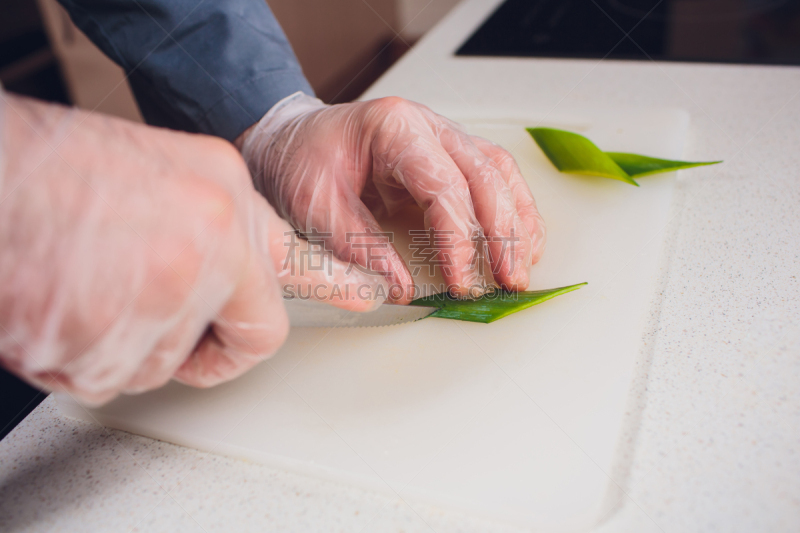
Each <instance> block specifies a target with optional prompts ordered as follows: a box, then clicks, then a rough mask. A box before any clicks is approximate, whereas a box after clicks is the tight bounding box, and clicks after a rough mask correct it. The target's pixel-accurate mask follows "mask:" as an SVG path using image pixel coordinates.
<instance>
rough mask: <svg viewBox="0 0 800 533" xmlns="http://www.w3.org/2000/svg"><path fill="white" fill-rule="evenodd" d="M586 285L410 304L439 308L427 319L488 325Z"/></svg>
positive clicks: (439, 297) (437, 296)
mask: <svg viewBox="0 0 800 533" xmlns="http://www.w3.org/2000/svg"><path fill="white" fill-rule="evenodd" d="M584 285H586V283H578V284H577V285H570V286H568V287H558V288H556V289H547V290H543V291H523V292H506V291H499V290H498V291H494V292H491V293H488V294H485V295H483V296H481V297H480V298H476V299H474V300H459V299H457V298H454V297H452V296H450V295H449V294H448V293H439V294H434V295H432V296H426V297H424V298H417V299H416V300H414V301H413V302H411V303H410V304H409V305H423V306H427V307H438V308H439V310H438V311H435V312H434V313H433V314H431V315H429V316H428V318H430V317H436V318H449V319H452V320H465V321H467V322H481V323H484V324H488V323H489V322H494V321H495V320H499V319H501V318H503V317H506V316H508V315H511V314H513V313H516V312H517V311H522V310H523V309H527V308H528V307H532V306H534V305H536V304H540V303H542V302H544V301H546V300H549V299H551V298H555V297H556V296H559V295H561V294H565V293H568V292H571V291H574V290H576V289H579V288H581V287H582V286H584Z"/></svg>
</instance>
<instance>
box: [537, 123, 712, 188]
mask: <svg viewBox="0 0 800 533" xmlns="http://www.w3.org/2000/svg"><path fill="white" fill-rule="evenodd" d="M527 130H528V133H530V134H531V137H533V140H534V141H536V144H538V145H539V148H541V149H542V151H543V152H544V154H545V155H546V156H547V158H548V159H550V162H552V163H553V165H555V167H556V168H557V169H558V170H559V171H561V172H569V173H572V174H586V175H590V176H600V177H603V178H611V179H615V180H619V181H624V182H625V183H630V184H631V185H636V186H637V187H638V186H639V184H638V183H636V181H634V179H633V178H640V177H644V176H650V175H652V174H659V173H661V172H671V171H674V170H680V169H684V168H692V167H699V166H704V165H714V164H716V163H721V162H722V161H709V162H690V161H674V160H671V159H658V158H656V157H649V156H646V155H639V154H628V153H623V152H603V151H602V150H600V149H599V148H598V147H597V146H595V144H594V143H593V142H592V141H590V140H589V139H587V138H586V137H584V136H583V135H579V134H577V133H573V132H571V131H564V130H558V129H554V128H527Z"/></svg>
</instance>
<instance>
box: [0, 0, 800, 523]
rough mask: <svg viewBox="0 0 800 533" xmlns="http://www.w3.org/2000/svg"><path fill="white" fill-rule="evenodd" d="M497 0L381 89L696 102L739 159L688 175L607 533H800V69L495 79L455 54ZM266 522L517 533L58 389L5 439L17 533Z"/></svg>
mask: <svg viewBox="0 0 800 533" xmlns="http://www.w3.org/2000/svg"><path fill="white" fill-rule="evenodd" d="M496 3H497V0H492V1H488V2H486V1H481V0H469V1H467V2H465V3H464V4H462V5H461V6H460V7H459V8H458V9H456V10H455V11H454V12H453V13H451V15H450V16H449V17H448V18H447V20H446V21H445V22H444V23H443V24H441V25H440V26H439V27H438V28H437V29H436V30H435V31H434V32H433V33H432V34H430V35H429V36H428V37H427V38H426V39H425V40H424V41H423V42H422V43H420V45H418V46H417V47H416V48H415V49H413V50H412V52H410V53H409V54H408V55H407V56H406V57H405V58H404V59H403V60H402V61H401V62H400V64H399V65H398V66H396V67H395V68H394V69H393V70H392V71H391V72H390V73H389V75H388V76H386V77H385V78H384V79H382V80H381V82H379V85H378V87H377V88H376V89H375V90H377V91H382V92H384V93H385V92H386V91H387V90H391V91H392V92H394V93H396V94H399V95H402V96H406V97H411V98H419V99H424V100H426V101H431V100H433V101H447V100H448V98H453V97H454V96H453V94H454V92H456V91H455V89H454V87H457V88H458V90H457V96H458V98H461V99H463V100H466V101H469V102H476V103H480V102H481V101H483V99H484V98H486V99H487V100H490V101H491V100H492V99H493V100H495V101H496V100H497V99H498V97H500V98H502V95H504V94H505V95H509V94H510V92H513V91H525V94H527V95H528V96H529V97H530V98H536V99H537V100H538V101H539V102H540V103H541V105H542V106H543V107H545V108H554V107H557V106H563V107H569V106H570V105H587V104H592V105H610V106H630V105H639V106H659V107H663V106H672V107H681V108H684V109H686V110H688V111H689V112H690V113H691V116H692V125H691V129H690V133H689V139H688V141H687V152H686V154H685V155H686V157H687V158H688V159H694V158H696V159H706V158H715V159H725V161H726V162H725V164H724V165H719V166H716V167H707V168H700V169H696V170H694V171H692V172H691V173H685V174H683V175H679V177H678V188H677V195H676V199H675V205H674V209H673V210H674V214H675V217H674V218H673V228H672V231H671V232H670V235H671V237H670V238H669V239H668V241H667V243H666V245H665V246H666V250H667V255H666V257H667V258H668V260H667V261H666V263H665V268H664V270H663V273H662V280H661V289H660V291H659V293H658V294H657V295H656V297H655V299H654V302H653V311H652V316H651V318H650V326H649V333H648V335H647V336H646V338H645V343H646V344H645V346H646V348H645V349H644V350H643V352H642V357H641V362H640V365H639V366H640V369H639V375H638V379H637V383H635V386H634V388H633V391H632V394H631V409H630V415H629V424H628V425H629V427H630V431H629V433H628V434H627V435H625V436H624V438H623V447H624V449H625V450H627V451H626V453H628V454H630V456H631V457H630V459H631V460H630V461H629V462H630V464H631V466H630V468H629V471H628V472H627V475H624V476H623V478H624V479H623V480H622V482H623V488H624V489H625V491H626V493H627V495H626V497H625V498H624V500H623V501H622V502H621V505H620V506H619V508H618V509H617V511H616V512H615V513H614V514H613V515H611V516H609V517H608V519H607V520H606V521H605V522H604V523H603V524H602V525H601V526H600V527H599V528H598V531H602V532H604V533H605V532H616V531H636V532H648V531H654V532H656V531H665V532H673V531H675V532H678V531H680V532H684V531H742V532H748V533H751V532H754V531H773V532H775V531H800V283H799V282H798V276H800V68H789V67H757V66H727V65H705V64H678V63H674V64H668V63H644V62H614V61H602V62H598V61H557V60H539V61H538V63H539V64H540V68H541V77H540V80H537V82H536V83H535V84H534V85H533V86H532V85H531V84H522V83H514V81H515V80H509V79H507V76H506V77H503V76H500V75H499V74H498V73H499V72H500V70H498V73H493V72H492V69H493V68H495V66H496V65H500V64H502V63H503V62H504V61H511V60H497V59H494V60H489V59H463V58H458V59H455V58H452V57H450V56H449V55H448V52H449V51H451V50H452V49H454V48H455V47H456V46H457V45H458V44H459V43H460V42H461V41H462V40H463V39H464V37H465V36H466V35H468V34H469V33H470V32H471V31H472V28H474V27H475V25H476V24H477V22H478V21H479V20H480V19H481V17H482V16H483V15H484V14H485V13H488V12H489V11H491V9H492V7H493V5H494V4H496ZM529 61H530V60H529ZM420 65H425V66H427V67H428V68H430V69H431V75H430V76H428V77H427V79H420V77H419V76H413V77H412V76H406V75H405V73H408V72H411V71H413V70H414V68H418V67H419V66H420ZM498 95H499V96H498ZM267 530H268V531H303V532H306V531H348V532H349V531H352V532H359V531H404V532H412V531H436V532H445V531H447V532H449V531H464V532H466V531H489V530H491V531H514V530H513V529H510V528H508V527H505V526H501V525H498V524H491V523H488V522H483V521H478V520H475V519H474V518H471V517H468V516H461V515H457V514H452V513H450V512H444V511H441V510H438V509H435V508H430V509H420V508H417V509H416V510H412V509H410V508H409V507H407V506H406V505H405V504H403V503H402V502H401V501H395V500H392V499H391V498H388V497H385V496H382V495H377V494H372V493H368V492H363V491H360V490H357V489H353V488H349V487H346V486H341V485H337V484H333V483H328V482H323V481H318V480H315V479H311V478H306V477H302V476H299V475H296V474H290V473H285V472H280V471H275V470H271V469H269V468H266V467H263V466H260V465H255V464H250V463H246V462H242V461H238V460H234V459H228V458H225V457H219V456H214V455H208V454H205V453H201V452H197V451H194V450H190V449H186V448H181V447H179V446H174V445H171V444H165V443H162V442H158V441H154V440H150V439H147V438H143V437H137V436H133V435H130V434H127V433H123V432H119V431H113V430H106V429H104V428H101V427H97V426H91V425H87V424H84V423H80V422H76V421H73V420H71V419H66V418H63V417H61V416H60V415H59V413H58V411H57V409H56V407H55V403H54V401H53V399H52V397H51V398H48V399H47V400H46V401H45V402H44V403H42V404H41V405H40V406H39V407H38V408H37V409H36V410H35V411H34V412H33V413H32V414H31V415H30V416H29V417H28V418H27V419H25V421H23V423H22V424H20V425H19V426H18V427H17V428H16V429H15V430H14V431H13V432H12V433H11V434H10V435H9V436H8V437H6V438H5V439H4V440H3V441H0V531H3V532H11V531H148V532H157V531H170V532H174V531H198V532H208V533H210V532H215V531H237V532H246V531H267Z"/></svg>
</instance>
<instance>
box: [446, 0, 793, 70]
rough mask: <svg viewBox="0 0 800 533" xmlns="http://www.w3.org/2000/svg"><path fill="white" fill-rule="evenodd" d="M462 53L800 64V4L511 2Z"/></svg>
mask: <svg viewBox="0 0 800 533" xmlns="http://www.w3.org/2000/svg"><path fill="white" fill-rule="evenodd" d="M456 55H461V56H518V57H519V56H521V57H565V58H604V57H607V58H610V59H655V60H670V61H711V62H732V63H772V64H783V65H800V0H661V1H659V0H506V2H504V3H503V4H501V5H500V7H498V8H497V10H496V11H495V12H494V13H493V14H492V15H491V16H490V17H489V18H488V19H487V20H486V21H485V22H484V23H483V25H482V26H481V27H480V28H478V30H477V31H476V32H475V33H474V34H473V35H471V36H470V37H469V39H468V40H467V41H466V42H465V43H464V44H463V45H462V46H461V48H459V50H458V51H457V52H456Z"/></svg>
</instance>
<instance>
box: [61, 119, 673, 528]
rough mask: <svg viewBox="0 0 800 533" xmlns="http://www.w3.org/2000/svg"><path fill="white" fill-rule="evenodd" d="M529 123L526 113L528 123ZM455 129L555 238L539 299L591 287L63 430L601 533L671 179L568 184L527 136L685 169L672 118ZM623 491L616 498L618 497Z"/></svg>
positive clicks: (539, 281) (161, 399) (397, 333)
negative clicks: (576, 138) (509, 175)
mask: <svg viewBox="0 0 800 533" xmlns="http://www.w3.org/2000/svg"><path fill="white" fill-rule="evenodd" d="M531 113H532V112H531ZM450 114H451V115H455V118H461V119H462V120H465V121H468V126H467V127H468V129H469V130H470V131H471V132H472V133H475V134H480V135H483V136H485V137H488V138H489V139H491V140H493V141H495V142H497V143H499V144H501V145H503V146H505V147H506V148H508V149H509V150H511V151H512V152H513V154H514V156H515V157H516V159H517V161H518V162H519V164H520V167H521V169H522V172H523V174H524V175H525V177H526V179H527V180H528V183H529V184H530V186H531V189H532V190H533V191H534V193H535V195H536V198H537V201H538V204H539V208H540V211H541V213H542V215H543V216H544V218H545V220H546V221H547V226H548V247H547V252H546V253H545V255H544V258H543V259H542V260H541V262H540V263H539V264H538V265H536V266H535V267H533V268H532V269H531V273H532V278H531V279H532V280H533V282H532V286H531V288H532V289H544V288H550V287H558V286H563V285H569V284H573V283H579V282H583V281H588V282H589V285H588V286H586V287H584V288H582V289H580V290H578V291H576V292H572V293H569V294H567V295H564V296H560V297H558V298H556V299H554V300H551V301H549V302H546V303H544V304H542V305H540V306H537V307H533V308H531V309H529V310H526V311H523V312H521V313H518V314H515V315H512V316H510V317H508V318H505V319H503V320H501V321H499V322H496V323H494V324H489V325H486V324H472V323H467V322H456V321H448V320H442V319H427V320H423V321H421V322H417V323H413V324H406V325H401V326H393V327H387V328H358V329H339V330H328V329H298V330H294V331H292V333H291V334H290V336H289V339H288V341H287V342H286V345H285V346H284V347H283V348H282V349H281V350H280V352H279V353H278V354H277V355H276V356H275V357H274V358H273V359H271V360H270V361H268V362H267V363H265V364H262V365H260V366H259V367H258V368H256V369H255V370H253V371H251V372H250V373H248V374H247V375H245V376H243V377H242V378H240V379H238V380H236V381H234V382H231V383H228V384H225V385H222V386H219V387H216V388H214V389H210V390H195V389H191V388H188V387H185V386H182V385H179V384H177V383H172V384H170V385H168V386H166V387H164V388H163V389H161V390H158V391H155V392H152V393H148V394H144V395H141V396H136V397H124V398H121V399H118V400H116V401H114V402H112V403H111V404H109V405H107V406H105V407H103V408H101V409H96V410H93V411H91V413H89V412H87V411H85V410H84V409H83V408H82V407H80V406H77V405H75V404H74V403H72V402H70V401H68V400H66V401H64V400H62V402H61V406H62V409H63V410H64V412H65V413H66V414H68V415H70V416H76V417H79V418H82V419H86V420H96V421H99V422H101V423H103V424H106V425H108V426H111V427H115V428H119V429H123V430H127V431H131V432H133V433H138V434H141V435H147V436H150V437H154V438H157V439H162V440H165V441H170V442H174V443H177V444H182V445H185V446H191V447H194V448H199V449H201V450H208V451H213V452H216V453H221V454H226V455H231V456H234V457H240V458H245V459H249V460H253V461H258V462H263V463H265V464H268V465H271V466H275V467H278V468H285V469H290V470H295V471H300V472H304V473H307V474H311V475H315V476H321V477H324V478H327V479H331V480H336V481H342V482H345V483H351V484H355V485H359V486H362V487H368V488H370V489H375V490H379V491H384V492H387V493H389V494H395V495H397V494H399V495H400V496H401V497H402V498H403V499H404V500H406V501H407V502H408V503H410V504H411V505H418V503H417V502H426V503H433V504H436V505H443V506H447V507H456V508H459V509H462V510H465V511H466V512H469V513H474V514H478V515H481V516H484V517H488V518H493V519H498V520H502V521H507V522H511V523H515V524H519V525H523V526H530V527H534V528H536V529H537V530H538V529H542V530H553V531H578V530H585V529H588V528H590V527H591V526H592V525H593V524H595V523H596V522H597V521H598V520H600V519H601V518H602V517H603V516H604V515H605V514H606V513H608V512H609V510H610V509H611V506H613V504H614V502H615V498H614V497H612V496H614V495H616V494H617V493H616V492H615V491H616V490H618V489H617V488H616V487H617V485H616V484H615V483H614V482H612V481H611V477H610V474H612V472H618V470H614V469H615V468H618V466H619V462H620V458H618V457H616V455H615V452H616V450H617V448H618V440H619V435H620V431H621V427H622V422H623V415H624V412H625V410H626V403H627V396H628V391H629V388H630V385H631V381H632V376H633V372H634V368H635V363H636V359H637V356H638V353H639V351H640V348H641V344H642V342H643V340H642V337H643V333H644V332H643V328H644V324H645V315H646V313H647V311H648V310H649V305H650V302H651V301H652V297H653V290H654V281H655V278H656V276H657V272H658V269H659V265H660V263H659V254H660V251H661V247H662V241H663V238H662V235H663V230H664V229H665V226H666V224H667V219H668V213H669V207H670V202H671V197H672V191H673V188H674V176H673V175H662V176H654V177H648V178H643V179H641V180H640V181H641V187H640V188H635V187H632V186H630V185H627V184H625V183H622V182H618V181H613V180H608V179H601V178H590V177H580V176H571V175H565V174H559V173H558V172H557V171H556V170H555V169H554V168H553V167H552V166H551V165H550V163H549V162H548V161H547V160H546V159H545V157H544V156H543V154H542V153H541V152H540V150H539V149H538V147H537V146H536V145H535V143H534V142H533V140H532V139H531V138H530V137H529V136H528V134H527V133H526V132H525V130H524V126H525V125H531V126H535V125H550V126H556V127H559V126H560V127H565V128H570V129H573V130H575V131H580V132H581V133H583V134H585V135H587V136H589V137H590V138H591V139H593V140H594V141H595V142H596V143H597V144H598V145H599V146H600V147H601V148H602V149H605V150H609V151H612V150H613V151H632V152H639V153H644V154H648V155H653V156H659V157H672V158H677V157H680V156H681V152H682V142H683V138H684V135H685V132H686V128H687V125H688V115H687V114H686V113H684V112H681V111H676V110H628V111H624V110H617V111H611V110H606V111H602V112H599V111H585V110H584V111H580V112H574V113H572V114H570V115H561V116H547V117H542V116H536V115H535V114H529V115H522V116H521V115H520V114H519V110H517V112H516V113H514V114H511V113H505V112H503V111H502V110H492V111H487V110H484V111H483V112H482V115H483V116H478V115H476V114H475V113H472V114H471V115H467V114H464V113H462V114H461V116H459V115H458V114H457V113H456V112H455V111H451V112H450ZM615 481H616V482H617V483H621V482H622V481H623V480H620V479H616V480H615Z"/></svg>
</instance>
